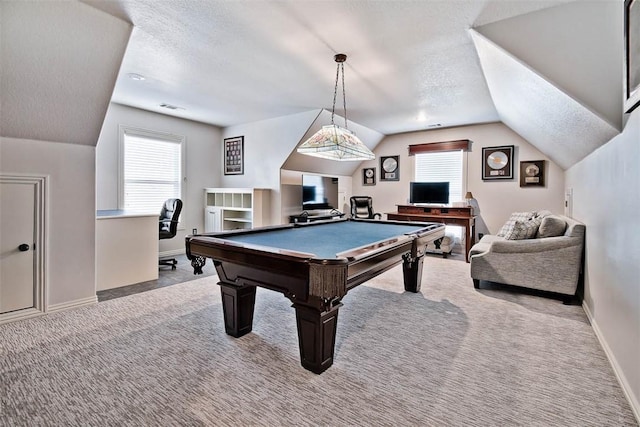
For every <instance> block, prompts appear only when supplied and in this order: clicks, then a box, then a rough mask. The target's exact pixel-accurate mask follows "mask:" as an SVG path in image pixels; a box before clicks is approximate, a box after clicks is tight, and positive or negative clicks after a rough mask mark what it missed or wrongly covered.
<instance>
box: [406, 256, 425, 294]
mask: <svg viewBox="0 0 640 427" xmlns="http://www.w3.org/2000/svg"><path fill="white" fill-rule="evenodd" d="M402 259H403V261H402V274H403V276H404V290H405V291H407V292H420V286H421V285H422V261H423V259H424V255H422V256H418V257H416V258H413V257H412V256H411V254H406V255H403V256H402Z"/></svg>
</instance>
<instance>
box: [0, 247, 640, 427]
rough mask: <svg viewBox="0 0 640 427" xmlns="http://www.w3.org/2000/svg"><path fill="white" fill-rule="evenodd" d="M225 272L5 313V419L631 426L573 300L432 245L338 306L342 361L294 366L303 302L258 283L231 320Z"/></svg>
mask: <svg viewBox="0 0 640 427" xmlns="http://www.w3.org/2000/svg"><path fill="white" fill-rule="evenodd" d="M215 283H216V276H210V277H205V278H201V279H197V280H193V281H190V282H186V283H182V284H177V285H173V286H167V287H162V288H159V289H155V290H151V291H148V292H142V293H138V294H133V295H129V296H125V297H121V298H116V299H112V300H109V301H105V302H101V303H99V304H96V305H94V306H91V307H84V308H79V309H75V310H69V311H66V312H60V313H54V314H50V315H47V316H43V317H40V318H35V319H29V320H25V321H21V322H16V323H11V324H5V325H0V376H1V385H0V387H1V388H0V390H1V391H2V393H1V395H0V404H1V406H0V409H1V410H0V425H18V426H21V425H24V426H27V425H28V426H38V425H56V426H58V425H65V426H66V425H79V426H80V425H81V426H122V425H131V426H142V425H145V426H147V425H151V426H152V425H162V426H177V425H190V426H194V425H196V426H197V425H234V426H235V425H261V426H262V425H264V426H280V425H286V426H294V425H295V426H299V425H327V426H356V425H357V426H361V425H365V426H368V425H372V426H636V425H637V423H636V421H635V419H634V417H633V414H632V412H631V410H630V408H629V405H628V403H627V401H626V400H625V398H624V395H623V392H622V390H621V388H620V386H619V384H618V383H617V381H616V379H615V376H614V373H613V371H612V369H611V367H610V365H609V363H608V361H607V359H606V356H605V354H604V352H603V351H602V349H601V348H600V346H599V344H598V342H597V340H596V337H595V335H594V333H593V330H592V329H591V327H590V325H589V324H588V321H587V318H586V316H585V314H584V312H583V310H582V308H581V307H580V306H566V305H562V303H560V302H559V301H557V300H551V299H545V298H540V297H536V296H531V295H523V294H518V293H512V292H510V291H508V290H491V289H488V290H486V289H480V290H475V289H474V288H473V285H472V283H471V279H470V278H469V265H468V264H466V263H464V262H459V261H454V260H449V259H446V260H445V259H442V258H438V257H427V258H426V259H425V268H424V278H423V285H422V292H421V293H419V294H411V293H405V292H404V291H403V287H402V271H401V267H396V268H394V269H392V270H390V271H388V272H386V273H384V274H383V275H381V276H379V277H377V278H376V279H374V280H372V281H370V282H368V283H366V284H364V285H361V286H359V287H358V288H356V289H354V290H352V291H351V292H349V294H348V295H347V296H346V297H345V298H344V300H343V302H344V306H343V307H342V308H341V309H340V316H339V321H338V333H337V343H336V354H335V361H334V364H333V366H332V367H331V368H329V369H328V370H327V371H326V372H324V373H323V374H321V375H315V374H313V373H311V372H309V371H306V370H305V369H303V368H302V367H301V366H300V362H299V354H298V343H297V335H296V327H295V313H294V310H293V309H292V308H291V307H290V305H291V304H290V302H289V301H288V300H287V299H286V298H284V297H283V296H282V295H281V294H278V293H274V292H271V291H266V290H263V289H258V294H257V298H256V310H255V316H254V328H253V332H252V333H250V334H249V335H246V336H244V337H242V338H240V339H234V338H232V337H230V336H227V335H226V334H225V333H224V325H223V321H222V308H221V305H220V292H219V288H218V286H217V285H216V284H215Z"/></svg>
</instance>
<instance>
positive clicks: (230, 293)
mask: <svg viewBox="0 0 640 427" xmlns="http://www.w3.org/2000/svg"><path fill="white" fill-rule="evenodd" d="M444 228H445V226H444V225H443V224H435V223H417V222H411V223H408V222H400V221H375V220H373V221H372V220H354V219H343V220H328V221H317V222H311V223H296V224H287V225H282V226H272V227H261V228H254V229H250V230H236V231H227V232H219V233H205V234H195V235H190V236H187V237H186V252H187V257H188V258H189V259H190V260H191V264H192V266H193V267H194V273H196V274H197V273H202V268H203V266H204V265H205V261H206V258H211V259H212V260H213V264H214V265H215V268H216V271H217V273H218V278H219V280H220V282H219V283H218V284H219V285H220V289H221V293H222V308H223V313H224V324H225V331H226V333H227V334H229V335H231V336H233V337H241V336H243V335H245V334H247V333H249V332H251V328H252V323H253V310H254V304H255V296H256V286H260V287H263V288H267V289H271V290H274V291H278V292H281V293H283V294H284V296H285V297H287V298H288V299H290V300H291V302H293V308H294V309H295V311H296V323H297V327H298V344H299V347H300V359H301V363H302V366H303V367H304V368H306V369H308V370H310V371H312V372H314V373H316V374H320V373H322V372H324V371H325V370H326V369H327V368H329V367H330V366H331V364H332V363H333V354H334V347H335V336H336V327H337V321H338V310H339V308H340V307H341V306H342V302H341V300H342V298H343V297H344V296H345V295H346V294H347V292H348V291H349V290H350V289H352V288H354V287H355V286H358V285H359V284H361V283H363V282H366V281H367V280H370V279H371V278H373V277H375V276H377V275H378V274H380V273H382V272H384V271H386V270H388V269H390V268H391V267H394V266H395V265H397V264H398V263H400V262H402V263H403V276H404V277H403V279H404V287H405V290H406V291H409V292H419V290H420V282H421V276H422V260H423V257H424V251H425V246H426V245H427V243H429V242H430V241H433V240H435V239H439V238H441V237H443V236H444Z"/></svg>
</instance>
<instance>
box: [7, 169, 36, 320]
mask: <svg viewBox="0 0 640 427" xmlns="http://www.w3.org/2000/svg"><path fill="white" fill-rule="evenodd" d="M36 191H37V188H36V184H34V183H33V182H23V183H16V182H0V314H2V313H8V312H12V311H16V310H22V309H26V308H33V307H35V303H36V301H35V291H36V282H35V263H34V254H35V252H34V249H35V242H36V236H35V230H36V227H35V219H36V211H35V208H36Z"/></svg>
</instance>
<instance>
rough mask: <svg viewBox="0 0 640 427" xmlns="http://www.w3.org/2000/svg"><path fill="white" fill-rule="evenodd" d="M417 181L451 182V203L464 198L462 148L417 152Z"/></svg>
mask: <svg viewBox="0 0 640 427" xmlns="http://www.w3.org/2000/svg"><path fill="white" fill-rule="evenodd" d="M415 171H416V173H415V181H418V182H449V203H450V204H451V203H453V202H459V201H461V200H462V178H463V177H462V150H456V151H438V152H429V153H420V154H416V168H415Z"/></svg>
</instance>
